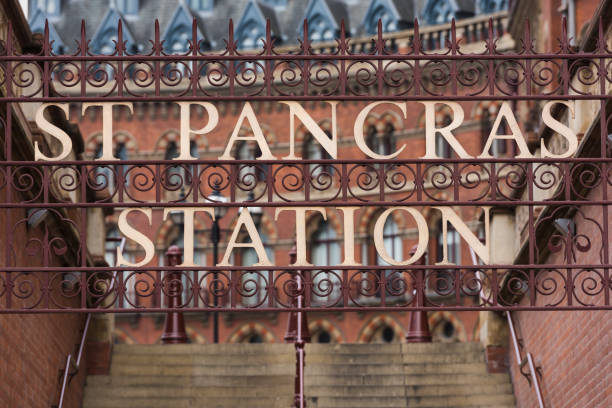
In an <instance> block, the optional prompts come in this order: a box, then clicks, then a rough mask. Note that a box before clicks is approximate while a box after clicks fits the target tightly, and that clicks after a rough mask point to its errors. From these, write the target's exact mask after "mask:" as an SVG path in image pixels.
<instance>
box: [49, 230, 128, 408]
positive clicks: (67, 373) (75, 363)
mask: <svg viewBox="0 0 612 408" xmlns="http://www.w3.org/2000/svg"><path fill="white" fill-rule="evenodd" d="M123 248H125V237H124V238H122V239H121V243H120V244H119V250H120V251H121V252H123ZM115 266H119V265H118V264H117V263H115ZM116 278H117V271H114V272H113V277H112V279H111V283H110V287H109V290H108V293H112V289H113V286H114V285H115V281H116ZM91 316H92V314H91V313H87V318H86V319H85V326H84V327H83V334H82V335H81V342H80V344H79V350H78V352H77V356H76V359H75V358H74V357H73V355H72V353H69V354H68V356H67V357H66V365H65V366H64V373H63V375H62V389H61V391H60V397H59V402H58V403H57V405H56V406H55V407H57V408H62V406H63V405H64V396H65V395H66V387H67V386H68V385H69V384H70V380H72V378H73V377H74V376H75V375H76V374H77V373H78V372H79V368H80V367H81V358H82V357H83V349H84V348H85V339H86V338H87V331H88V330H89V324H90V323H91ZM71 368H72V371H71Z"/></svg>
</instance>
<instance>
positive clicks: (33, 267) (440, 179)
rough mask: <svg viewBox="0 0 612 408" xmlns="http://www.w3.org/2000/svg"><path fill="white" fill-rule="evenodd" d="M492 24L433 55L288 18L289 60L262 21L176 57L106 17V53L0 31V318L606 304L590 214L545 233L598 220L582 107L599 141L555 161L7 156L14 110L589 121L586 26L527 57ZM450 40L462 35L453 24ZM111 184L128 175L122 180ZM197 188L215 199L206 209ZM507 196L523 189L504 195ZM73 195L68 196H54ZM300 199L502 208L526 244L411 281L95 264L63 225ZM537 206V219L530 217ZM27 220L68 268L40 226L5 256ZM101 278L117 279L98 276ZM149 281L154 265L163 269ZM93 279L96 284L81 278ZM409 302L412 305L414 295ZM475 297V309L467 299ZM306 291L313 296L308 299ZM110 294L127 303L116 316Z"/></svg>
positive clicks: (602, 54) (603, 50) (604, 202)
mask: <svg viewBox="0 0 612 408" xmlns="http://www.w3.org/2000/svg"><path fill="white" fill-rule="evenodd" d="M501 19H502V17H499V18H498V17H496V19H495V20H493V19H491V20H489V21H488V25H487V30H485V32H484V33H483V34H482V36H481V37H479V39H480V40H482V41H484V44H485V50H484V51H482V52H467V51H464V48H462V44H461V42H460V40H459V39H458V32H457V30H458V29H459V27H458V26H457V25H456V24H455V23H454V22H453V23H452V25H451V27H450V28H449V35H448V36H447V37H446V38H448V41H446V46H445V47H444V48H443V49H442V50H441V51H437V52H434V51H431V50H432V49H433V48H435V47H432V46H429V45H427V44H426V42H427V41H429V39H430V38H431V37H427V38H425V37H424V36H423V34H421V33H420V32H419V30H420V28H419V25H418V21H415V26H414V30H413V32H412V34H410V38H409V39H410V41H409V43H408V44H407V48H406V49H405V50H403V51H401V52H400V51H399V50H398V49H396V47H395V46H393V38H391V37H390V36H388V35H386V34H383V32H382V28H380V27H379V32H378V34H377V36H376V38H374V39H373V40H372V42H371V48H364V47H361V48H357V49H356V48H353V47H352V44H351V40H350V39H349V38H346V37H345V35H344V30H341V33H342V35H341V37H340V38H339V39H337V41H336V42H335V43H334V44H326V45H325V47H323V46H320V45H316V44H313V43H312V42H311V41H310V40H309V38H308V29H307V23H306V22H305V23H304V36H303V38H302V39H301V41H300V46H299V47H298V48H296V49H293V50H282V51H279V50H278V49H277V48H276V47H275V44H274V41H273V38H272V36H271V33H270V28H269V25H268V28H267V32H266V39H265V41H264V47H263V49H261V50H256V51H253V52H242V51H239V50H237V48H236V42H235V40H234V38H233V27H232V25H231V23H230V28H229V31H228V40H227V42H226V47H225V49H224V50H221V51H210V52H208V51H206V52H205V51H201V47H200V43H199V40H198V39H197V38H195V37H194V38H192V39H191V41H190V43H189V51H188V52H187V53H185V54H184V55H174V54H170V53H169V51H168V52H167V51H166V50H165V49H164V44H163V43H162V41H161V40H160V36H159V26H158V24H157V23H156V31H155V32H156V34H155V38H154V39H153V40H152V41H151V43H152V46H151V49H150V50H147V51H144V52H143V53H142V54H137V55H132V54H129V53H128V52H127V51H126V48H125V41H124V39H123V38H122V34H121V33H122V30H121V22H119V37H118V39H117V42H116V49H115V52H114V53H113V54H112V55H96V54H94V53H92V52H91V50H90V49H89V41H88V36H87V33H86V30H85V25H84V24H83V25H82V29H81V37H80V39H78V40H77V48H76V49H75V52H74V54H72V55H55V54H54V53H53V50H52V47H51V44H50V43H49V32H48V28H46V29H45V33H44V36H43V44H42V47H41V51H40V52H39V53H38V54H18V53H17V52H16V50H15V47H14V45H13V44H12V32H11V31H12V29H11V27H10V22H9V29H8V30H9V31H8V33H7V35H6V37H5V38H7V41H6V42H4V43H3V44H2V47H0V86H1V87H2V89H3V93H2V95H1V97H0V102H2V103H3V104H4V107H5V111H4V112H3V118H1V119H0V120H1V123H0V125H1V126H2V128H3V130H4V152H5V153H6V154H5V157H4V160H3V161H2V162H1V163H0V194H2V195H3V200H2V202H1V203H0V208H1V209H2V210H1V211H4V212H5V214H7V215H8V217H7V219H8V220H10V221H9V222H6V223H5V225H4V231H3V233H4V236H5V248H4V254H5V258H4V259H6V264H5V265H3V266H2V272H1V273H0V302H1V303H0V304H1V305H2V306H1V307H0V313H50V312H66V311H76V312H91V313H98V312H116V313H133V312H136V311H137V312H179V311H209V312H223V311H241V312H249V311H267V310H275V311H278V310H285V311H311V310H312V311H314V310H330V311H331V310H338V311H353V310H389V311H391V310H401V311H429V310H439V309H447V310H449V309H450V310H576V309H587V310H597V309H608V310H610V309H612V305H611V303H610V295H611V292H612V282H611V279H610V268H611V267H612V265H611V264H610V257H609V247H608V245H607V243H608V242H609V232H608V224H607V222H606V221H604V222H598V221H597V220H594V219H589V218H588V217H587V218H584V219H585V222H587V223H590V228H588V230H586V231H578V233H577V234H575V235H567V234H563V233H557V232H554V231H553V232H552V233H551V232H547V231H550V228H549V226H550V225H551V222H554V221H555V220H557V219H562V218H566V217H568V216H572V215H576V214H581V207H585V206H590V207H592V208H596V209H597V211H600V213H601V219H603V220H608V218H609V217H608V211H609V206H610V204H611V202H610V200H609V194H608V190H609V188H610V186H611V185H612V171H611V169H612V159H611V158H610V157H609V151H610V140H609V139H608V133H609V131H608V129H609V127H610V122H611V120H612V119H611V118H610V116H607V114H601V115H600V121H599V124H598V125H599V126H598V127H596V128H595V132H599V136H600V138H599V143H597V141H595V142H594V145H598V146H595V147H596V148H594V149H593V151H592V152H588V154H585V155H584V156H585V157H582V156H580V157H572V158H564V159H546V158H520V159H515V158H508V157H498V158H486V159H476V158H470V159H458V158H453V159H437V160H429V159H407V160H404V159H394V160H384V161H381V160H276V161H265V160H262V161H260V160H252V161H249V160H228V161H221V160H193V161H180V160H127V161H123V162H122V163H121V164H122V165H121V166H116V167H115V165H116V162H114V161H101V160H83V161H56V162H34V161H19V160H14V159H13V157H12V151H13V146H14V144H13V142H12V141H13V137H14V135H13V134H12V127H13V125H12V121H13V113H14V112H13V108H12V106H13V104H15V103H30V102H61V103H71V102H74V103H82V102H91V101H104V102H111V101H124V102H127V101H135V102H143V103H145V102H156V101H169V102H172V101H245V100H248V101H267V102H270V101H278V100H293V101H320V100H336V101H345V102H346V101H362V102H369V101H383V100H385V101H387V100H397V101H425V100H441V99H442V100H447V101H449V100H452V101H480V100H505V101H517V102H520V101H528V100H542V101H548V100H558V99H561V100H593V101H598V102H599V105H600V108H601V112H602V113H604V112H607V111H606V106H607V104H608V102H609V100H610V99H611V98H612V97H611V96H610V94H608V93H607V92H606V89H608V88H609V87H610V83H611V82H612V77H611V75H610V70H611V68H612V61H611V60H612V52H611V51H610V49H609V48H608V46H607V44H606V41H605V36H604V34H603V25H602V23H601V22H600V27H599V39H598V41H597V42H596V44H595V46H594V48H593V49H592V50H591V51H575V49H574V48H572V47H571V46H570V42H569V39H568V38H567V34H566V32H565V31H563V35H562V36H561V38H559V48H558V49H557V50H555V51H552V52H546V53H539V52H537V51H536V50H535V48H534V46H533V41H532V38H531V34H530V30H529V26H528V25H527V26H526V28H525V37H524V38H523V39H522V42H521V44H520V47H521V49H520V50H519V51H518V52H506V51H502V50H500V49H498V41H499V39H500V37H501V35H503V31H504V30H503V24H501V23H499V22H500V21H501ZM194 24H195V22H194ZM461 29H462V30H463V29H465V27H462V28H461ZM194 32H196V31H195V30H194ZM459 34H463V36H464V38H468V37H469V36H470V35H471V34H470V33H469V32H468V31H465V32H463V33H461V32H460V33H459ZM177 65H178V66H180V67H181V69H177V68H176V67H177ZM35 78H40V81H38V82H37V80H35ZM586 88H588V89H589V90H585V89H586ZM595 139H597V138H596V137H595ZM590 147H593V146H590ZM176 166H180V167H181V168H182V172H181V173H180V174H177V172H174V173H173V172H172V171H171V168H172V167H176ZM101 170H104V171H101ZM128 180H138V183H130V184H129V185H128ZM55 181H58V184H57V185H56V184H53V183H54V182H55ZM212 186H215V187H214V188H215V189H217V190H219V191H220V192H221V193H223V194H224V196H226V197H228V198H229V199H228V201H227V202H215V201H214V200H211V198H210V197H211V196H210V192H211V189H212ZM87 189H89V190H91V191H94V192H101V191H103V190H108V191H109V193H110V197H104V198H95V197H90V196H88V195H87V194H86V193H85V190H87ZM181 190H184V191H185V199H184V200H174V201H172V200H171V201H169V202H163V201H162V200H161V197H163V196H164V193H172V192H176V191H181ZM519 190H520V191H523V192H524V195H522V196H521V195H517V194H515V193H516V191H519ZM594 191H598V192H600V194H599V196H600V198H597V199H594V200H592V199H590V198H589V196H588V193H589V192H594ZM74 192H80V194H76V196H75V197H74V198H73V199H66V198H65V197H68V196H70V195H71V193H74ZM251 192H252V193H253V194H252V195H250V196H249V193H251ZM442 192H444V193H445V196H444V198H441V197H442V196H441V195H440V194H439V193H442ZM542 192H545V193H546V195H547V197H546V198H542V197H543V194H541V193H542ZM146 193H148V196H147V194H146ZM315 193H316V194H315ZM147 197H148V198H147ZM245 197H247V198H245ZM314 205H322V206H329V207H337V206H349V205H350V206H360V207H370V206H386V207H388V206H397V205H407V206H414V207H421V206H433V205H435V206H491V207H493V208H520V209H524V212H525V213H526V219H527V222H526V232H525V234H526V236H527V239H526V244H525V245H526V246H525V248H524V249H523V250H522V252H521V254H520V256H519V258H518V262H517V263H516V264H509V265H500V264H491V265H464V264H460V265H453V266H448V265H427V268H426V270H425V272H424V276H420V273H422V272H419V271H423V266H422V265H414V264H413V265H408V266H402V267H389V266H376V265H365V266H356V267H349V266H329V267H316V266H313V267H291V266H282V267H280V266H279V267H275V268H270V267H242V266H230V267H217V266H206V267H204V266H199V267H180V268H179V267H176V266H169V267H163V266H142V267H130V268H125V267H121V268H115V267H95V266H90V264H88V262H87V259H86V258H87V256H86V255H87V250H86V247H87V245H86V228H87V224H86V222H81V223H77V222H75V221H74V220H73V219H70V218H68V217H67V216H66V215H65V213H64V211H72V210H79V213H80V214H81V219H82V220H85V219H86V216H85V215H86V213H85V210H86V209H87V208H102V207H111V208H128V207H153V208H157V207H182V206H187V207H193V206H196V207H198V206H199V207H204V206H206V207H249V206H259V207H287V206H301V207H308V206H314ZM541 207H546V208H547V209H548V210H546V211H545V212H544V213H542V214H539V213H538V211H539V209H540V208H541ZM16 209H20V211H23V210H22V209H29V210H30V212H29V213H28V215H27V216H23V215H18V214H23V213H22V212H17V210H16ZM42 211H44V212H45V216H46V217H51V218H53V219H54V220H55V222H56V223H58V224H60V225H63V226H64V227H65V229H72V230H74V231H78V234H79V237H80V245H81V247H80V248H78V249H77V250H76V254H77V256H76V266H74V265H73V266H50V263H49V261H48V260H49V256H50V255H51V254H56V255H57V254H60V253H61V252H62V250H63V249H62V248H63V245H64V241H63V240H62V237H61V236H55V235H54V234H55V233H56V231H47V232H48V234H47V235H46V236H45V237H44V238H29V240H28V242H27V243H26V247H27V248H28V251H29V252H28V255H29V256H31V258H32V259H33V260H35V261H36V262H34V261H33V262H32V263H30V264H28V265H19V264H17V263H16V262H15V259H16V253H17V251H19V250H20V248H16V241H15V236H16V231H17V229H18V228H20V227H21V226H22V225H25V224H27V223H28V221H29V220H31V219H32V217H33V216H34V215H36V214H37V213H39V212H42ZM39 215H40V214H39ZM64 246H65V245H64ZM589 251H590V252H591V253H594V254H595V255H594V256H591V258H590V259H589V260H588V261H587V262H579V261H576V259H582V258H580V257H576V256H575V255H576V254H580V253H586V252H589ZM557 252H559V253H561V254H563V255H564V257H563V258H564V259H563V260H561V261H559V262H558V263H554V264H553V263H545V264H542V263H541V259H542V257H543V255H544V254H547V253H557ZM111 271H119V272H122V273H120V274H118V275H115V276H111V275H110V274H109V272H111ZM162 271H167V272H168V273H167V274H166V275H165V277H162V273H161V272H162ZM194 271H199V272H200V275H199V276H200V277H199V278H197V279H196V278H194V276H195V275H194V273H193V272H194ZM382 271H390V272H389V273H382ZM439 271H445V272H446V273H444V274H439V273H438V272H439ZM123 272H128V273H127V274H125V275H124V273H123ZM243 272H249V273H251V274H253V275H256V276H257V278H258V279H257V280H252V281H251V285H255V287H250V288H245V287H244V286H243V283H242V282H241V281H240V280H237V279H232V276H239V275H240V274H241V273H243ZM169 276H172V277H174V278H176V279H178V277H179V276H180V280H181V282H184V286H185V293H189V294H190V296H186V298H185V299H184V300H181V301H179V302H177V303H172V304H171V305H170V304H168V305H166V306H164V303H163V298H164V297H165V296H167V290H168V277H169ZM321 277H325V282H326V285H324V286H321V285H319V284H317V283H316V282H320V279H319V278H321ZM109 279H110V280H111V284H108V285H106V286H101V285H98V284H97V283H99V282H108V281H109ZM441 279H442V280H445V282H444V284H442V285H436V287H435V288H428V287H427V286H426V285H427V282H429V281H432V280H441ZM211 282H214V284H213V285H212V287H211V285H210V283H211ZM254 282H259V283H254ZM298 285H299V286H300V287H301V288H302V289H301V291H300V293H302V292H303V293H304V303H303V304H302V305H301V306H300V305H299V302H298V303H296V301H297V300H299V299H301V298H300V296H301V295H300V294H298V292H296V291H295V290H294V288H295V287H297V286H298ZM128 287H134V288H135V294H134V296H135V297H136V298H137V299H136V300H134V299H127V297H126V293H127V288H128ZM352 288H356V290H352ZM483 288H487V291H483V290H482V289H483ZM244 293H248V294H249V295H250V296H255V295H256V296H255V297H256V298H257V299H262V300H261V302H259V303H257V304H255V305H249V306H245V305H244V304H242V302H239V301H237V300H238V299H240V297H241V296H242V294H244ZM415 294H417V295H420V296H422V297H423V298H424V299H422V301H417V302H415ZM479 294H482V296H485V299H484V300H482V301H479V302H474V301H473V299H474V298H478V296H479ZM381 295H384V296H381ZM313 297H317V298H319V299H320V298H325V299H326V300H325V301H319V302H313V301H311V300H312V298H313ZM138 299H150V301H147V302H139V301H138ZM222 299H223V301H221V300H222ZM448 299H452V300H450V301H449V300H448ZM520 299H523V301H522V302H521V303H519V302H520ZM75 300H78V302H75ZM124 300H125V301H126V302H127V303H129V306H130V307H129V308H128V307H124V306H122V305H124V304H125V302H123V301H124ZM417 300H418V299H417ZM525 300H526V301H525ZM298 327H299V325H298Z"/></svg>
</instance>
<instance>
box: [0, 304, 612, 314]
mask: <svg viewBox="0 0 612 408" xmlns="http://www.w3.org/2000/svg"><path fill="white" fill-rule="evenodd" d="M437 310H448V311H497V312H504V311H506V310H510V311H540V312H544V311H548V312H554V311H559V312H561V311H592V310H612V305H593V306H582V305H571V306H499V305H498V306H450V305H440V306H427V307H418V306H378V307H376V306H347V307H340V306H337V307H326V306H320V307H303V308H297V307H283V306H279V307H257V308H244V307H236V308H233V309H232V308H226V307H218V308H213V307H203V308H187V307H186V308H153V307H150V308H149V307H141V308H131V309H118V308H108V309H93V308H92V309H88V308H79V307H75V308H65V309H57V308H56V309H42V308H41V309H0V314H8V313H14V314H35V313H41V314H46V313H122V314H123V313H126V314H129V313H133V314H135V313H169V312H184V313H189V312H193V313H198V312H220V313H253V312H255V313H257V312H299V311H302V312H364V311H388V312H411V311H426V312H435V311H437Z"/></svg>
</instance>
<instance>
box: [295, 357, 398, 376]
mask: <svg viewBox="0 0 612 408" xmlns="http://www.w3.org/2000/svg"><path fill="white" fill-rule="evenodd" d="M306 359H308V356H307V357H306ZM306 361H307V362H306V369H305V371H306V378H308V376H318V375H330V376H333V375H353V374H362V375H363V374H366V375H368V374H386V375H402V374H405V368H404V365H403V364H309V363H308V360H306Z"/></svg>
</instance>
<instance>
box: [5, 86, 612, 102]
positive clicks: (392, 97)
mask: <svg viewBox="0 0 612 408" xmlns="http://www.w3.org/2000/svg"><path fill="white" fill-rule="evenodd" d="M262 90H263V86H262ZM560 98H561V99H566V100H599V99H603V100H608V99H612V94H601V95H574V94H569V95H557V94H555V95H471V96H470V95H436V96H430V95H399V96H398V95H378V96H376V95H368V96H366V95H328V96H325V95H312V96H311V95H308V96H303V95H291V96H287V95H285V96H282V95H262V96H258V95H244V96H242V95H234V96H228V95H214V96H207V95H202V96H172V95H160V96H154V95H150V96H140V97H139V96H131V95H130V96H127V95H126V96H49V97H0V102H4V103H10V102H60V101H61V102H122V101H123V102H164V101H168V102H173V101H186V102H189V101H195V102H197V101H203V102H205V101H212V102H246V101H248V102H253V101H257V100H264V101H297V102H300V101H361V102H367V101H372V102H375V101H407V102H408V101H439V100H445V101H491V100H510V101H512V100H520V101H523V100H537V101H542V100H543V101H547V100H557V99H560Z"/></svg>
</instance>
